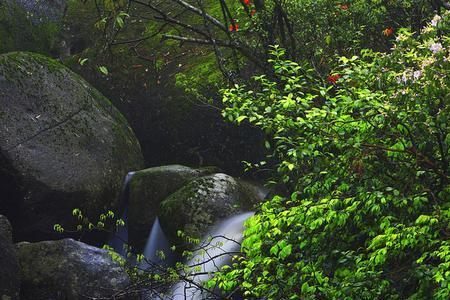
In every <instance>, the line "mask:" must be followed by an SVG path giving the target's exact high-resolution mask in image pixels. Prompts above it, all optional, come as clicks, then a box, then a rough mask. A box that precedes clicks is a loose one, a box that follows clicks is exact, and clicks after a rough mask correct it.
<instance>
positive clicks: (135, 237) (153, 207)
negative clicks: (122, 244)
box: [128, 165, 217, 249]
mask: <svg viewBox="0 0 450 300" xmlns="http://www.w3.org/2000/svg"><path fill="white" fill-rule="evenodd" d="M214 171H217V170H216V169H215V168H213V167H209V168H200V169H193V168H189V167H186V166H181V165H168V166H161V167H154V168H148V169H145V170H141V171H138V172H135V173H134V175H133V177H132V179H131V180H130V186H129V193H130V194H129V210H128V228H129V238H130V242H131V245H132V246H134V247H135V248H137V249H142V248H143V246H144V244H145V242H146V239H147V238H148V234H149V233H150V230H151V228H152V225H153V221H154V220H155V217H156V216H157V215H158V211H159V205H160V203H161V202H162V201H163V200H164V199H166V198H167V197H168V196H170V195H171V194H172V193H174V192H175V191H176V190H178V189H179V188H181V187H182V186H184V185H185V184H187V183H188V182H189V181H190V180H192V179H195V178H199V177H201V176H204V175H207V174H211V173H213V172H214Z"/></svg>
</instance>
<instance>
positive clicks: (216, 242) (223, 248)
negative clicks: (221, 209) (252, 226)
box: [168, 212, 254, 300]
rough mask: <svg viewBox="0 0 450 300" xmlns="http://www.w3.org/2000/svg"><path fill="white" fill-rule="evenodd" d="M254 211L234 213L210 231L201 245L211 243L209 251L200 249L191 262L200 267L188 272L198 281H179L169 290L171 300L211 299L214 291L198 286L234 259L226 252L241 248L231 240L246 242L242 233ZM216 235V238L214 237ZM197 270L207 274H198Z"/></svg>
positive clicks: (193, 279)
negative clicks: (209, 297)
mask: <svg viewBox="0 0 450 300" xmlns="http://www.w3.org/2000/svg"><path fill="white" fill-rule="evenodd" d="M253 214H254V213H253V212H247V213H241V214H239V215H235V216H232V217H230V218H228V219H226V220H224V221H223V222H221V223H219V224H218V225H217V226H216V227H215V228H214V229H213V230H212V231H211V232H210V233H208V235H207V236H206V237H205V238H204V239H203V242H202V244H201V245H200V247H205V246H206V245H209V246H206V251H202V250H199V251H197V252H195V253H194V256H193V258H192V259H191V260H189V261H188V262H187V265H188V266H194V265H195V266H199V268H196V269H192V270H191V271H190V272H189V273H187V274H184V275H185V276H187V277H188V278H189V280H192V281H193V282H194V284H191V283H188V282H185V281H181V282H179V283H177V284H176V285H175V286H174V287H173V288H172V289H171V291H170V292H169V298H168V299H174V300H183V299H192V300H199V299H205V298H207V297H208V295H209V294H210V293H208V292H207V291H201V289H199V288H198V286H197V285H201V283H202V282H204V281H205V280H208V279H209V278H211V275H212V274H211V273H214V272H216V271H218V270H220V268H221V267H223V266H224V265H226V264H228V263H229V262H230V260H231V257H232V256H233V255H232V254H226V253H230V252H234V251H239V250H240V245H239V244H237V243H235V242H233V241H230V240H228V239H231V240H234V241H236V242H238V243H240V242H241V241H242V232H243V231H244V226H243V224H244V222H245V220H247V219H248V218H249V217H251V216H252V215H253ZM220 236H224V237H226V238H224V237H220ZM212 237H216V238H213V239H212V240H211V238H212ZM227 238H228V239H227ZM195 273H207V274H201V275H195ZM208 273H209V274H208Z"/></svg>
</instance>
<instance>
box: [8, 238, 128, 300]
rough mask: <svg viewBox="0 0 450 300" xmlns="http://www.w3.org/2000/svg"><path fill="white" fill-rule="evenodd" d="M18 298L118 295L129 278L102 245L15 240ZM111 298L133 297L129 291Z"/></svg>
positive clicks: (74, 298) (71, 298) (51, 299)
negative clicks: (18, 282)
mask: <svg viewBox="0 0 450 300" xmlns="http://www.w3.org/2000/svg"><path fill="white" fill-rule="evenodd" d="M17 249H18V254H19V261H20V268H21V274H22V286H21V299H22V300H54V299H64V300H78V299H93V298H104V297H112V296H113V295H120V292H121V291H124V290H125V289H126V288H127V287H129V284H130V278H129V277H128V275H127V274H126V273H125V271H124V269H123V268H122V267H121V266H120V264H119V263H118V262H115V261H113V259H112V258H111V256H110V254H109V253H108V252H107V251H106V250H103V249H99V248H96V247H92V246H89V245H87V244H84V243H81V242H78V241H75V240H73V239H64V240H59V241H43V242H38V243H28V242H22V243H18V244H17ZM115 299H133V295H127V296H123V297H117V298H115Z"/></svg>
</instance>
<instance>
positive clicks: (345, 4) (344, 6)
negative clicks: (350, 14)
mask: <svg viewBox="0 0 450 300" xmlns="http://www.w3.org/2000/svg"><path fill="white" fill-rule="evenodd" d="M339 7H340V8H341V9H342V10H347V9H348V8H349V7H350V4H347V3H344V4H341V5H339Z"/></svg>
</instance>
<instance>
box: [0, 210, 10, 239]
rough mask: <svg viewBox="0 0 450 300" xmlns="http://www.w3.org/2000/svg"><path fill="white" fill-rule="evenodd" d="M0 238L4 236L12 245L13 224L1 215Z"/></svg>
mask: <svg viewBox="0 0 450 300" xmlns="http://www.w3.org/2000/svg"><path fill="white" fill-rule="evenodd" d="M0 236H3V237H4V238H5V239H6V240H7V241H9V242H10V243H12V239H13V237H12V227H11V223H9V220H8V219H7V218H6V217H5V216H3V215H0Z"/></svg>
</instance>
